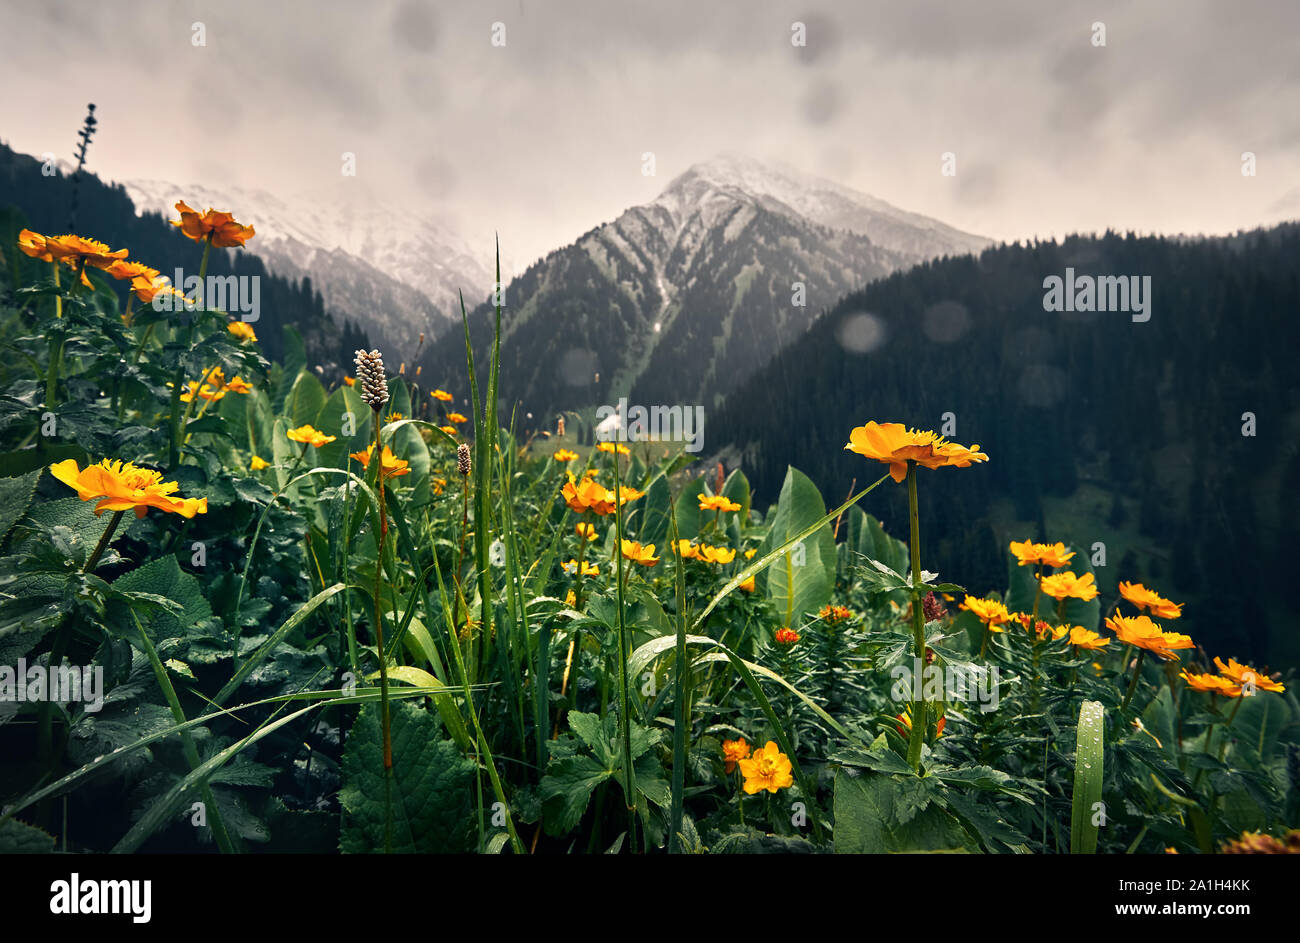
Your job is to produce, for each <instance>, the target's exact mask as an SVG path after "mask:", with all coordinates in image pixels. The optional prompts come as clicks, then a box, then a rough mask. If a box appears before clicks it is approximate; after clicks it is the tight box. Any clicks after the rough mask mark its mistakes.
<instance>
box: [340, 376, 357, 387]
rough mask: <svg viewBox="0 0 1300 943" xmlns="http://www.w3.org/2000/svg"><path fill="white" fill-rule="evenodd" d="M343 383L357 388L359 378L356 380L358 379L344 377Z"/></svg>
mask: <svg viewBox="0 0 1300 943" xmlns="http://www.w3.org/2000/svg"><path fill="white" fill-rule="evenodd" d="M343 382H344V383H346V384H347V385H348V386H356V385H357V378H356V377H344V378H343Z"/></svg>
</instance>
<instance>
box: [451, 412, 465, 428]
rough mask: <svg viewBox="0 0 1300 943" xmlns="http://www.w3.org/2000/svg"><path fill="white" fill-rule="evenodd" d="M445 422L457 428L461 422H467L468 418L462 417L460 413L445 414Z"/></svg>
mask: <svg viewBox="0 0 1300 943" xmlns="http://www.w3.org/2000/svg"><path fill="white" fill-rule="evenodd" d="M447 421H448V422H451V423H455V424H456V425H458V426H459V425H460V424H461V423H463V422H469V417H468V416H462V415H461V414H460V413H447Z"/></svg>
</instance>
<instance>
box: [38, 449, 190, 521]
mask: <svg viewBox="0 0 1300 943" xmlns="http://www.w3.org/2000/svg"><path fill="white" fill-rule="evenodd" d="M50 474H51V475H53V476H54V477H55V478H57V479H58V480H59V481H61V482H63V483H64V484H65V485H67V486H68V487H69V488H73V489H75V490H76V492H77V497H79V498H81V500H83V501H94V500H96V499H99V503H98V504H96V505H95V515H96V516H97V517H98V516H99V515H101V514H103V513H104V512H105V511H126V510H134V511H135V516H136V517H144V515H145V512H146V511H147V509H149V508H157V509H158V510H160V511H167V512H168V513H170V514H179V515H181V517H193V516H194V515H195V514H206V513H207V512H208V499H207V498H179V497H176V496H175V492H176V489H177V488H178V487H179V485H177V484H176V482H174V481H163V480H162V472H157V471H152V470H151V469H148V468H139V467H137V466H135V465H132V464H131V463H130V462H121V461H114V460H113V459H107V458H106V459H104V460H103V461H102V462H100V463H99V464H98V465H90V466H87V467H86V469H85V470H84V471H82V470H81V469H79V468H78V467H77V462H76V459H71V458H70V459H67V460H66V461H62V462H55V463H54V464H53V465H51V466H50Z"/></svg>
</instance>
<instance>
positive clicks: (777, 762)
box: [736, 740, 794, 796]
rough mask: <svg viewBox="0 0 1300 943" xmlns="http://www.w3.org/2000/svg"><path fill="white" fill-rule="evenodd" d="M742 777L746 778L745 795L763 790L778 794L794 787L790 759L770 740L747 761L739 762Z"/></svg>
mask: <svg viewBox="0 0 1300 943" xmlns="http://www.w3.org/2000/svg"><path fill="white" fill-rule="evenodd" d="M736 765H737V766H739V767H740V772H741V775H743V776H744V777H745V793H746V794H747V795H751V796H752V795H753V794H754V793H756V792H759V791H761V790H763V789H766V790H767V791H768V792H773V793H774V792H776V791H777V790H778V789H786V788H788V787H790V786H793V785H794V776H793V766H792V765H791V763H790V758H789V757H788V756H786V755H785V754H784V753H782V752H781V751H780V749H778V747H777V745H776V744H775V743H774V742H773V741H771V740H769V741H767V744H766V745H765V746H763V747H760V748H759V749H757V750H755V751H754V753H753V755H752V756H750V757H748V758H747V759H743V760H738V761H737V764H736Z"/></svg>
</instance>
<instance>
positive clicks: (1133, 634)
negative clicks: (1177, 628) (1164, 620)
mask: <svg viewBox="0 0 1300 943" xmlns="http://www.w3.org/2000/svg"><path fill="white" fill-rule="evenodd" d="M1106 628H1108V629H1110V630H1111V631H1112V632H1114V633H1115V634H1116V635H1117V636H1119V640H1120V641H1121V642H1124V643H1125V644H1126V645H1136V646H1137V647H1138V648H1144V649H1146V650H1147V651H1149V652H1153V653H1155V654H1156V655H1159V656H1160V657H1161V658H1163V659H1164V660H1165V661H1169V660H1170V659H1173V660H1174V661H1177V660H1178V656H1177V655H1176V654H1174V650H1175V649H1184V648H1193V647H1195V643H1194V642H1193V641H1192V640H1191V638H1189V637H1188V636H1186V635H1180V634H1178V633H1177V632H1165V631H1163V630H1162V629H1161V628H1160V626H1158V625H1156V624H1155V623H1154V622H1152V621H1151V620H1150V619H1149V618H1148V617H1147V616H1118V615H1117V616H1113V617H1111V618H1108V619H1107V620H1106Z"/></svg>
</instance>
